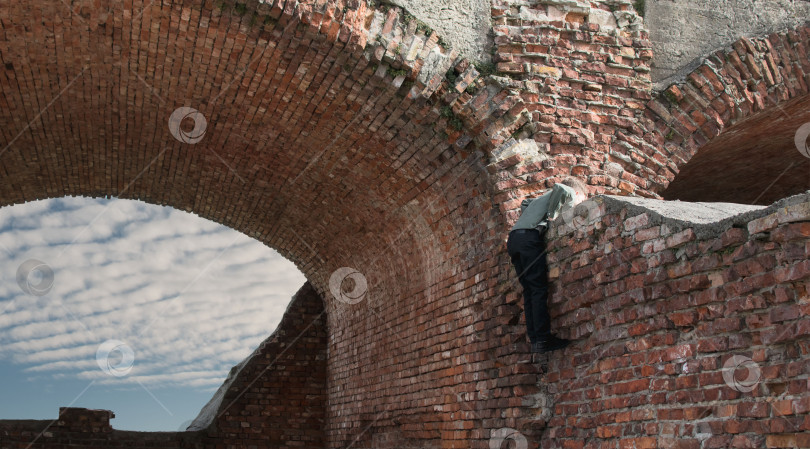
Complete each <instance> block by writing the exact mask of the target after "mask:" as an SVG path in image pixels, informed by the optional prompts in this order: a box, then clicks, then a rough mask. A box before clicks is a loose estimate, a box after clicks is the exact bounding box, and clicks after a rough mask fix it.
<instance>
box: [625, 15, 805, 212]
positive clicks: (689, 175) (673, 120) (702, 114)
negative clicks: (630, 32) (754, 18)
mask: <svg viewBox="0 0 810 449" xmlns="http://www.w3.org/2000/svg"><path fill="white" fill-rule="evenodd" d="M808 58H810V28H808V26H806V25H805V26H802V27H799V28H796V29H794V30H789V31H785V32H780V33H773V34H770V35H768V36H764V37H759V38H753V39H748V38H741V39H739V40H738V41H736V42H734V43H733V44H732V45H731V48H729V49H726V50H722V51H717V52H715V53H713V54H711V55H709V56H708V57H707V58H706V59H705V60H704V61H703V63H702V64H701V65H700V66H699V67H698V68H697V69H695V70H694V71H692V72H691V73H690V74H689V75H687V77H686V80H685V81H684V82H682V83H677V84H673V85H672V86H670V87H669V88H667V89H666V90H664V91H663V92H662V93H661V94H660V95H658V96H657V98H654V99H653V100H651V101H650V102H649V103H648V104H647V108H646V111H645V117H644V118H642V120H641V124H642V126H643V127H644V128H645V131H646V134H645V135H644V137H645V140H646V142H644V143H643V144H642V145H641V146H643V148H644V153H645V157H646V158H648V159H649V160H652V161H655V164H656V165H658V169H657V171H656V174H655V176H654V178H653V179H654V184H655V185H654V189H653V190H654V191H655V192H656V193H659V194H662V195H663V196H664V198H666V199H682V200H687V201H730V202H742V203H750V202H756V203H758V204H770V203H772V202H773V201H775V200H777V199H779V198H782V197H785V196H788V195H791V194H795V193H800V192H803V191H805V190H807V189H810V185H808V184H807V182H808V180H807V176H806V174H807V172H808V170H810V163H808V159H807V158H805V157H803V156H802V155H801V154H800V153H799V152H798V151H797V150H796V148H795V144H794V143H793V139H794V135H795V133H796V131H797V129H798V128H799V127H800V126H801V125H802V124H803V123H806V122H810V96H809V95H808V93H810V88H809V87H808V86H809V85H810V61H809V60H808ZM776 181H780V182H778V183H777V182H776ZM772 182H774V184H773V185H770V184H771V183H772ZM769 185H770V186H769Z"/></svg>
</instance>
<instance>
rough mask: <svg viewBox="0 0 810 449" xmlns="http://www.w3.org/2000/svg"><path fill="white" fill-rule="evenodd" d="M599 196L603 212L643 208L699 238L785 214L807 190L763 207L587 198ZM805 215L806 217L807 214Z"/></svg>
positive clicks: (655, 219)
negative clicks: (770, 216) (691, 230)
mask: <svg viewBox="0 0 810 449" xmlns="http://www.w3.org/2000/svg"><path fill="white" fill-rule="evenodd" d="M600 200H601V201H603V202H604V204H605V213H618V212H619V211H621V210H622V209H627V211H628V212H627V216H628V217H632V216H636V215H640V214H642V213H645V212H647V213H648V216H649V221H650V223H651V224H666V225H667V226H668V227H669V228H671V229H672V230H673V231H674V232H678V231H681V230H683V229H686V228H692V229H693V230H694V232H695V235H696V236H697V237H698V238H699V239H701V238H708V237H712V236H716V235H719V234H720V233H722V232H723V231H726V230H727V229H730V228H732V227H740V228H747V227H748V224H749V223H751V222H753V221H755V220H757V219H761V218H764V217H767V216H769V215H772V214H777V215H778V214H780V211H782V212H781V214H782V215H783V216H786V214H789V213H790V211H792V210H793V209H795V206H797V205H799V204H802V203H810V191H808V192H805V193H802V194H799V195H794V196H791V197H788V198H784V199H781V200H779V201H777V202H776V203H773V204H771V205H770V206H767V207H765V206H750V205H745V204H732V203H688V202H683V201H664V200H653V199H647V198H636V197H623V196H612V195H602V196H599V197H595V198H592V199H591V200H589V201H600ZM807 219H808V220H810V217H807ZM782 221H786V220H785V219H783V220H782ZM791 221H795V220H791Z"/></svg>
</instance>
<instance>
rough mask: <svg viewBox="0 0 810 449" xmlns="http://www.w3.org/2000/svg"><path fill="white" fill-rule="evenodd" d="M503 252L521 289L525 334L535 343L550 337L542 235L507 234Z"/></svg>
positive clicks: (531, 232)
mask: <svg viewBox="0 0 810 449" xmlns="http://www.w3.org/2000/svg"><path fill="white" fill-rule="evenodd" d="M506 250H507V251H508V252H509V257H511V258H512V265H514V266H515V271H517V274H518V280H519V281H520V285H522V286H523V309H524V311H525V313H526V333H527V334H528V336H529V341H531V342H532V343H535V342H537V341H539V340H543V339H546V338H548V337H549V335H551V318H550V317H549V315H548V304H547V301H548V265H547V264H546V242H545V236H544V235H541V234H540V232H539V231H537V230H535V229H525V230H524V229H519V230H515V231H512V232H510V233H509V239H508V240H507V241H506Z"/></svg>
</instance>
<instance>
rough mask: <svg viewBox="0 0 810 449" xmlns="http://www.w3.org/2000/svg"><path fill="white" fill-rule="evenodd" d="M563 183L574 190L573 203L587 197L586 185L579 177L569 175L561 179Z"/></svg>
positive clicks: (575, 203) (577, 202)
mask: <svg viewBox="0 0 810 449" xmlns="http://www.w3.org/2000/svg"><path fill="white" fill-rule="evenodd" d="M562 183H563V184H564V185H567V186H568V187H571V188H572V189H574V191H575V192H576V195H574V205H577V204H579V203H581V202H583V201H585V200H586V199H588V186H586V185H585V183H584V182H582V181H581V180H580V179H579V178H575V177H573V176H569V177H567V178H565V179H563V180H562Z"/></svg>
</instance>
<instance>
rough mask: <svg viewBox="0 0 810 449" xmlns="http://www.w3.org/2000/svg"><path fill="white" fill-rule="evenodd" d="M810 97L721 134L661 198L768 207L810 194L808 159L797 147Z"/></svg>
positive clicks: (808, 113) (808, 115)
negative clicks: (808, 192) (798, 132)
mask: <svg viewBox="0 0 810 449" xmlns="http://www.w3.org/2000/svg"><path fill="white" fill-rule="evenodd" d="M805 123H810V96H804V97H799V98H796V99H794V100H793V101H790V102H788V103H786V104H783V105H780V106H778V107H772V108H770V109H769V110H767V111H764V112H761V113H759V114H756V115H754V116H751V117H749V118H748V119H746V120H743V121H741V122H739V123H736V124H734V125H733V126H731V127H729V128H728V129H725V130H724V131H723V133H722V134H720V136H718V137H717V138H715V139H713V140H712V141H710V142H709V143H707V144H706V145H705V146H704V147H702V148H701V149H700V150H699V151H698V152H697V153H696V154H695V156H694V157H692V159H690V160H689V162H687V163H686V165H684V166H683V167H682V168H681V171H680V172H679V173H678V176H676V177H675V179H674V180H673V181H672V183H671V184H670V185H669V187H668V188H667V189H666V190H665V191H664V192H663V193H662V196H663V197H664V199H667V200H681V201H702V202H728V203H741V204H759V205H768V204H772V203H774V202H776V201H777V200H779V199H781V198H785V197H788V196H791V195H795V194H798V193H802V192H805V191H807V190H810V158H808V157H806V156H804V155H803V154H802V153H800V152H799V150H798V149H797V148H796V144H795V142H794V140H795V136H796V132H797V130H798V129H799V128H800V127H801V126H802V125H804V124H805Z"/></svg>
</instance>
